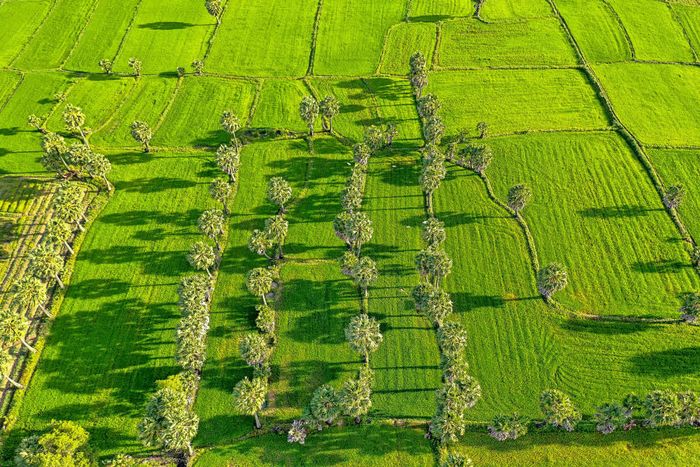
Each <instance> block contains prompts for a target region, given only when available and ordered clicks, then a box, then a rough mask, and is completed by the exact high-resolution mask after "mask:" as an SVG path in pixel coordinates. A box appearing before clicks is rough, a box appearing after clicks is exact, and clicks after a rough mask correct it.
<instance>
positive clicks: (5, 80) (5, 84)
mask: <svg viewBox="0 0 700 467" xmlns="http://www.w3.org/2000/svg"><path fill="white" fill-rule="evenodd" d="M20 81H22V75H20V74H19V73H17V72H14V71H0V111H2V109H3V107H5V105H7V102H8V101H9V100H10V98H11V97H12V94H14V92H15V90H16V89H17V85H18V84H19V83H20Z"/></svg>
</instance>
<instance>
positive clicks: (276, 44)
mask: <svg viewBox="0 0 700 467" xmlns="http://www.w3.org/2000/svg"><path fill="white" fill-rule="evenodd" d="M317 5H318V2H317V1H316V0H252V1H246V2H235V1H234V2H228V4H227V6H226V13H225V14H224V17H223V19H222V23H221V26H220V29H219V31H218V32H217V35H216V39H215V40H214V45H213V47H212V49H211V55H210V56H209V59H208V60H207V64H208V66H207V68H208V69H209V70H211V71H216V72H220V73H229V74H235V75H250V76H303V75H304V74H305V73H306V69H307V67H308V64H309V54H310V53H311V36H312V33H313V26H314V18H315V16H316V7H317ZM197 6H198V7H199V8H201V9H203V8H202V7H201V6H200V5H197Z"/></svg>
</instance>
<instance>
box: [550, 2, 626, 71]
mask: <svg viewBox="0 0 700 467" xmlns="http://www.w3.org/2000/svg"><path fill="white" fill-rule="evenodd" d="M556 4H557V8H558V9H559V12H560V13H561V15H562V16H563V17H564V19H565V20H566V23H567V24H568V26H569V28H570V29H571V33H572V34H573V35H574V37H575V38H576V41H577V42H578V44H579V46H580V47H581V49H582V51H583V53H584V55H585V56H586V58H587V59H588V60H590V61H593V62H609V61H620V60H629V59H630V58H632V52H631V51H630V47H629V45H628V43H627V39H626V38H625V34H624V32H623V30H622V27H621V25H620V23H619V22H618V21H617V19H616V17H615V13H614V11H613V10H611V8H610V6H609V4H608V3H607V2H606V1H605V0H556Z"/></svg>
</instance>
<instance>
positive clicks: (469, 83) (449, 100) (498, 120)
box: [427, 70, 608, 134]
mask: <svg viewBox="0 0 700 467" xmlns="http://www.w3.org/2000/svg"><path fill="white" fill-rule="evenodd" d="M429 81H430V84H429V85H428V88H427V92H432V93H434V94H436V95H437V96H438V97H439V98H440V100H441V101H442V111H441V116H442V117H443V120H444V122H445V125H446V126H447V134H455V133H457V132H458V131H460V130H462V129H465V128H466V129H469V130H471V129H473V128H475V127H476V124H477V123H479V122H481V121H485V122H486V123H488V124H489V126H490V128H491V131H492V133H511V132H515V131H523V130H545V129H569V128H602V127H606V126H607V125H608V122H607V118H606V117H605V114H604V112H603V108H602V107H601V105H600V103H599V101H598V100H597V98H596V95H595V93H594V92H593V89H592V88H591V87H590V86H589V84H588V82H587V81H586V78H585V76H584V75H583V73H581V72H580V71H578V70H473V71H461V72H438V73H431V74H430V78H429Z"/></svg>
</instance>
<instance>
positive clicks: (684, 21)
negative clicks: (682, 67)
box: [673, 3, 700, 54]
mask: <svg viewBox="0 0 700 467" xmlns="http://www.w3.org/2000/svg"><path fill="white" fill-rule="evenodd" d="M694 5H695V6H689V5H673V11H674V12H675V13H676V15H678V21H679V22H680V24H681V26H682V27H683V29H684V30H685V32H686V34H687V35H688V37H689V39H690V45H691V47H692V48H693V49H694V50H695V53H696V54H697V53H698V52H700V8H698V7H699V6H700V4H698V3H695V4H694Z"/></svg>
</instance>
